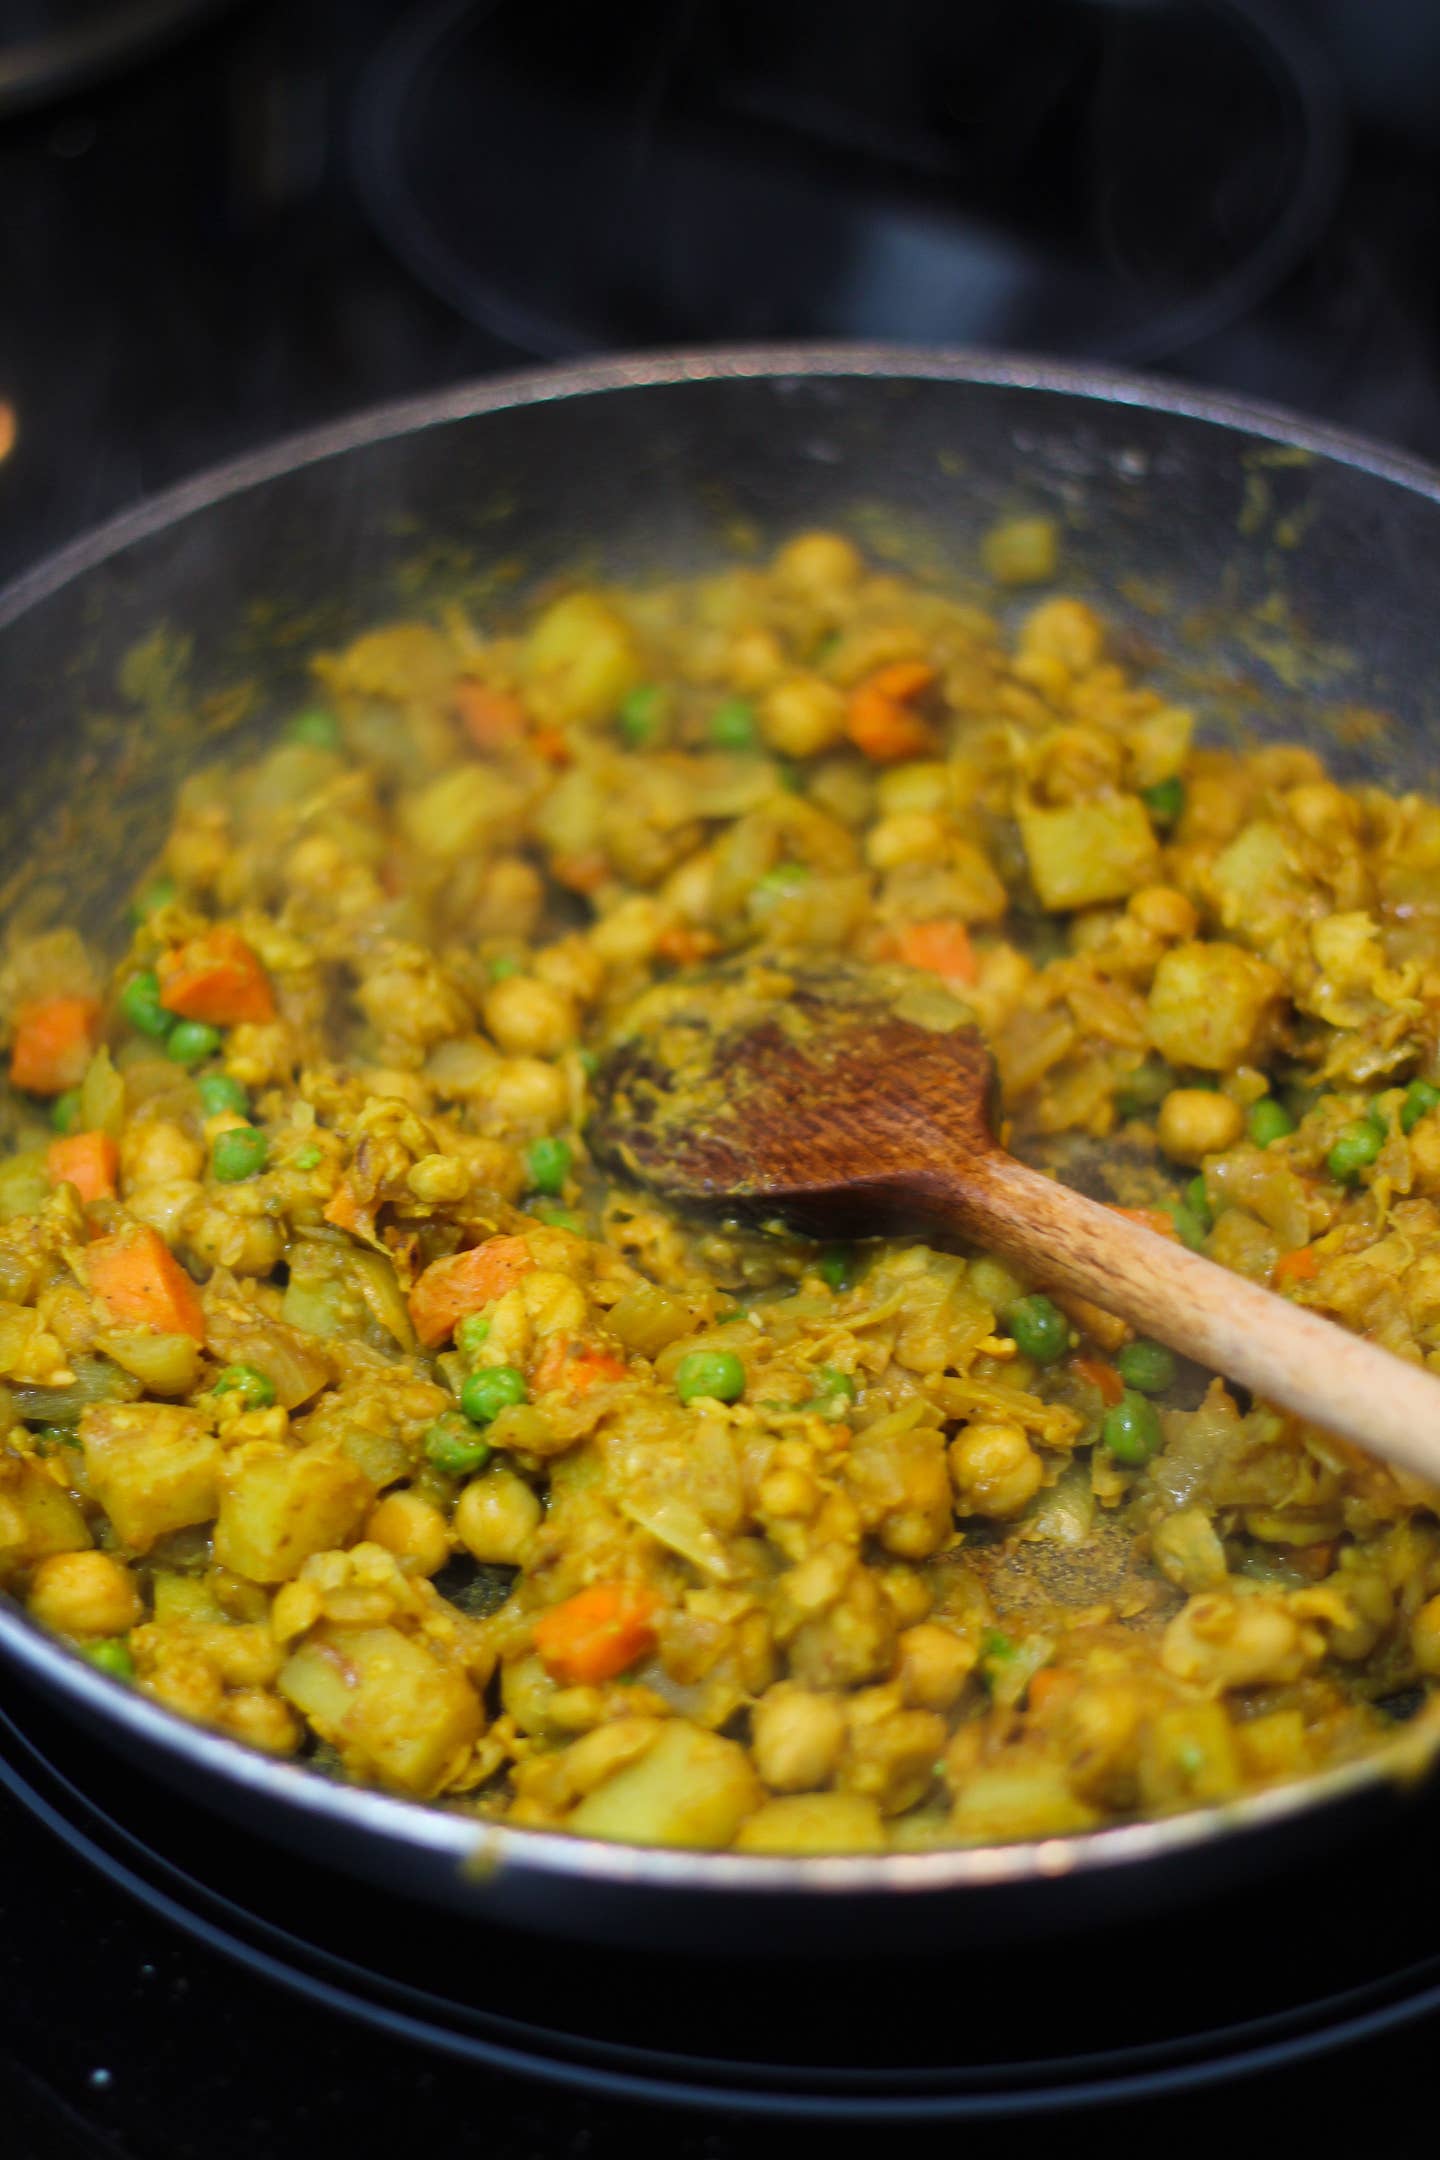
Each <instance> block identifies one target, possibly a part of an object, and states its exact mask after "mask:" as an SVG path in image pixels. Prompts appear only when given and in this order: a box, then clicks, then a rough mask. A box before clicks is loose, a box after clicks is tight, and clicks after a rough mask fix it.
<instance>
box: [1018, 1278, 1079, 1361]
mask: <svg viewBox="0 0 1440 2160" xmlns="http://www.w3.org/2000/svg"><path fill="white" fill-rule="evenodd" d="M1005 1325H1006V1327H1007V1328H1008V1329H1009V1331H1010V1333H1011V1335H1012V1336H1013V1337H1014V1339H1015V1347H1016V1349H1017V1350H1019V1351H1020V1353H1021V1355H1022V1356H1024V1357H1028V1358H1031V1359H1033V1361H1034V1363H1035V1364H1037V1365H1053V1364H1054V1363H1055V1360H1056V1359H1057V1358H1062V1357H1064V1355H1065V1352H1066V1351H1067V1350H1068V1349H1069V1347H1070V1323H1069V1321H1068V1320H1067V1319H1066V1318H1065V1315H1064V1313H1062V1312H1061V1310H1060V1308H1059V1306H1058V1305H1054V1304H1052V1303H1051V1301H1050V1299H1049V1298H1048V1297H1042V1296H1041V1295H1040V1293H1039V1292H1038V1291H1037V1292H1036V1293H1035V1294H1034V1295H1033V1296H1032V1297H1023V1298H1017V1299H1016V1301H1015V1303H1014V1304H1013V1305H1012V1306H1011V1307H1010V1308H1009V1310H1008V1311H1007V1312H1006V1314H1005Z"/></svg>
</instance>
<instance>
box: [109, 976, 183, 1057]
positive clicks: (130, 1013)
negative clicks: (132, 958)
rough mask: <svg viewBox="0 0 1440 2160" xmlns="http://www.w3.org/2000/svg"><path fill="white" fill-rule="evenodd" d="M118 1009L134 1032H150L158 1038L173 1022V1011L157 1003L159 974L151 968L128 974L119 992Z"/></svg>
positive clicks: (158, 998)
mask: <svg viewBox="0 0 1440 2160" xmlns="http://www.w3.org/2000/svg"><path fill="white" fill-rule="evenodd" d="M120 1010H121V1012H122V1013H123V1014H124V1016H125V1018H126V1019H127V1020H128V1021H129V1023H130V1025H131V1027H133V1028H134V1030H135V1032H136V1033H137V1035H153V1036H154V1037H155V1039H156V1041H157V1042H159V1041H162V1040H163V1039H164V1037H165V1036H167V1035H168V1034H169V1033H170V1030H171V1028H172V1027H174V1025H175V1015H174V1013H171V1012H166V1010H165V1007H164V1006H163V1005H162V1004H161V1003H160V978H159V976H158V975H157V974H156V973H155V971H154V969H153V968H142V969H141V971H140V973H139V974H138V975H132V976H131V977H130V980H129V982H127V983H126V985H125V987H124V989H123V990H122V991H121V992H120Z"/></svg>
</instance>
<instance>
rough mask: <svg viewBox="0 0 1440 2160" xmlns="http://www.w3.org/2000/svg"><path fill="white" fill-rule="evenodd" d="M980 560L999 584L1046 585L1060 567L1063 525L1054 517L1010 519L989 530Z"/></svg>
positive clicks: (982, 546) (981, 550)
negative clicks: (1061, 529) (1061, 528)
mask: <svg viewBox="0 0 1440 2160" xmlns="http://www.w3.org/2000/svg"><path fill="white" fill-rule="evenodd" d="M980 559H981V561H982V562H983V563H984V565H985V569H986V573H987V575H989V576H990V577H992V578H994V580H995V582H996V584H997V585H1043V584H1044V583H1045V580H1046V579H1047V578H1053V577H1054V575H1055V572H1056V569H1057V568H1058V566H1059V562H1060V528H1059V527H1058V525H1057V524H1056V523H1055V520H1054V518H1048V517H1013V518H1006V520H1005V521H1004V523H1003V524H1001V525H992V526H991V528H990V530H989V532H987V533H986V535H985V538H984V539H983V540H982V541H981V543H980Z"/></svg>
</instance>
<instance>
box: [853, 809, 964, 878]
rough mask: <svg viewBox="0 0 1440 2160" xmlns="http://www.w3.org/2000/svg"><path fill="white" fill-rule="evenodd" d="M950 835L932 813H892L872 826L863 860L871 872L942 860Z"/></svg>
mask: <svg viewBox="0 0 1440 2160" xmlns="http://www.w3.org/2000/svg"><path fill="white" fill-rule="evenodd" d="M948 845H949V835H948V834H947V833H946V830H945V827H944V824H943V823H942V821H941V820H940V819H939V818H938V817H937V816H936V815H935V813H934V811H933V810H894V811H892V812H891V813H890V815H889V816H888V817H882V818H881V820H880V822H879V824H878V825H872V826H871V828H870V831H869V833H868V835H867V837H866V841H865V860H866V862H867V863H869V865H870V868H871V869H872V870H898V869H900V867H901V866H902V865H903V864H905V863H938V862H943V861H944V860H945V855H946V851H947V848H948Z"/></svg>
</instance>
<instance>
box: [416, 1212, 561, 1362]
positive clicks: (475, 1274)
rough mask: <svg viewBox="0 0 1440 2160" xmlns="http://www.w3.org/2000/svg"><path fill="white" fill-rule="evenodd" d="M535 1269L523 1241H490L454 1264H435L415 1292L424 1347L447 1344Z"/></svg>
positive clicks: (463, 1255) (495, 1239)
mask: <svg viewBox="0 0 1440 2160" xmlns="http://www.w3.org/2000/svg"><path fill="white" fill-rule="evenodd" d="M534 1265H535V1262H534V1261H533V1260H532V1259H531V1257H530V1252H529V1248H528V1247H527V1245H526V1243H525V1240H524V1239H523V1238H518V1237H493V1238H488V1239H487V1240H486V1242H485V1243H484V1244H483V1245H476V1246H475V1247H473V1249H472V1250H471V1251H470V1252H462V1253H456V1254H455V1256H454V1258H453V1259H451V1260H435V1261H432V1262H431V1264H430V1266H429V1267H428V1268H426V1270H425V1272H424V1274H423V1275H422V1276H421V1277H420V1280H419V1281H418V1282H417V1283H416V1285H415V1287H414V1289H413V1290H412V1291H411V1293H410V1318H411V1319H412V1320H413V1321H414V1323H415V1332H416V1334H417V1335H418V1336H419V1338H420V1340H421V1342H422V1343H423V1344H424V1345H425V1348H426V1349H427V1350H433V1349H434V1348H435V1345H436V1344H437V1343H442V1342H444V1340H445V1338H446V1336H447V1335H450V1334H453V1332H454V1329H455V1326H456V1323H457V1321H460V1320H463V1319H464V1317H465V1315H466V1313H472V1312H478V1311H479V1310H480V1307H481V1306H482V1305H488V1304H490V1303H491V1302H492V1300H493V1299H495V1298H498V1297H503V1296H504V1294H505V1292H506V1291H507V1290H509V1289H510V1288H511V1287H512V1285H513V1284H515V1283H517V1282H519V1280H520V1277H521V1276H522V1275H528V1273H529V1272H530V1270H531V1268H533V1267H534Z"/></svg>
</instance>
